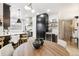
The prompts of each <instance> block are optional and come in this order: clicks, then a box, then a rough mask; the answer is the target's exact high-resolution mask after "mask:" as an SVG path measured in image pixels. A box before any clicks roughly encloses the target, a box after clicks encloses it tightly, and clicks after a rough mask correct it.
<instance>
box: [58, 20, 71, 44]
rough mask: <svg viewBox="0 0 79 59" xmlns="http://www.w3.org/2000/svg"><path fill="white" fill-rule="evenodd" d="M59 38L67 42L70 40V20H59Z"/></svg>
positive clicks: (69, 42)
mask: <svg viewBox="0 0 79 59" xmlns="http://www.w3.org/2000/svg"><path fill="white" fill-rule="evenodd" d="M59 38H60V39H62V40H64V41H66V42H67V44H69V45H70V44H71V42H72V20H60V21H59Z"/></svg>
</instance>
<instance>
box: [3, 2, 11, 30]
mask: <svg viewBox="0 0 79 59" xmlns="http://www.w3.org/2000/svg"><path fill="white" fill-rule="evenodd" d="M9 26H10V5H8V4H5V3H3V27H4V29H8V27H9Z"/></svg>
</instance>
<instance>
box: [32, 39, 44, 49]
mask: <svg viewBox="0 0 79 59" xmlns="http://www.w3.org/2000/svg"><path fill="white" fill-rule="evenodd" d="M43 43H44V41H43V39H36V40H35V41H34V42H33V46H34V48H35V49H39V48H40V47H41V46H42V45H43Z"/></svg>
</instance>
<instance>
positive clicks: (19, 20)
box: [17, 9, 21, 23]
mask: <svg viewBox="0 0 79 59" xmlns="http://www.w3.org/2000/svg"><path fill="white" fill-rule="evenodd" d="M17 23H21V19H20V9H18V20H17Z"/></svg>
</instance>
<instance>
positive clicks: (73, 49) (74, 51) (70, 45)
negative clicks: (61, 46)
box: [66, 41, 79, 56]
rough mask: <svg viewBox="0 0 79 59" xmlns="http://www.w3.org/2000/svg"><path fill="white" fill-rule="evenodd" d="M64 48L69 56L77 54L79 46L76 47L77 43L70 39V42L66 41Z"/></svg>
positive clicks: (78, 53)
mask: <svg viewBox="0 0 79 59" xmlns="http://www.w3.org/2000/svg"><path fill="white" fill-rule="evenodd" d="M66 49H67V50H68V52H69V53H70V55H71V56H79V48H77V43H74V41H72V42H71V43H70V42H68V45H67V48H66Z"/></svg>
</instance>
